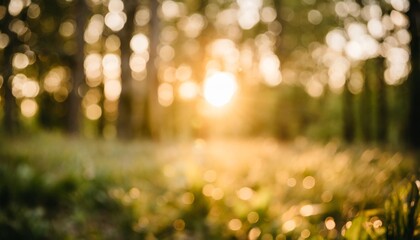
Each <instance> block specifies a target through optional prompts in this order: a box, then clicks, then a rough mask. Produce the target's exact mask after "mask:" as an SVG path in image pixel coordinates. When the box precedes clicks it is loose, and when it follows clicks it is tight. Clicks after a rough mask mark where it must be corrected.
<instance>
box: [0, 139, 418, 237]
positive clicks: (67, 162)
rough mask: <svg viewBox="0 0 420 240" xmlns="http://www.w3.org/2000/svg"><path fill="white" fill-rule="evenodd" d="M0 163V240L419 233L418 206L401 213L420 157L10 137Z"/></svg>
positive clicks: (253, 144)
mask: <svg viewBox="0 0 420 240" xmlns="http://www.w3.org/2000/svg"><path fill="white" fill-rule="evenodd" d="M0 159H1V160H0V178H1V179H0V204H1V206H2V207H1V208H0V238H1V239H29V238H30V239H263V240H270V239H342V238H346V239H386V237H387V236H388V235H389V234H390V233H389V232H390V231H389V229H388V226H394V232H393V233H392V234H394V233H395V232H398V231H395V228H397V229H404V228H407V224H408V225H410V224H411V225H413V224H414V227H411V230H413V233H412V235H416V234H417V236H418V234H419V232H418V225H419V222H418V205H419V204H418V201H417V202H416V203H415V204H414V207H411V208H410V207H409V206H410V204H411V202H410V203H409V204H408V205H407V204H406V202H404V201H406V198H407V196H408V195H407V194H408V192H410V191H411V190H407V189H414V186H415V185H414V186H413V185H409V184H408V182H409V181H408V180H407V179H411V177H413V176H416V174H418V167H417V166H416V163H415V160H414V157H413V156H410V155H409V154H406V153H401V152H397V151H391V150H386V149H381V148H377V147H362V146H345V145H343V144H340V143H338V142H329V143H327V144H325V145H319V144H314V143H311V142H308V141H307V140H305V139H298V140H296V141H295V142H291V143H279V142H276V141H274V140H271V139H252V140H211V141H210V140H209V141H204V140H195V141H192V142H189V143H161V144H157V143H151V142H141V141H133V142H120V141H105V140H87V139H69V138H65V137H62V136H59V135H53V134H41V135H37V136H31V137H27V138H16V139H6V138H3V139H2V140H0ZM411 182H413V181H411ZM407 184H408V185H409V186H411V188H410V187H407V186H408V185H407ZM399 189H400V190H399ZM401 189H402V190H401ZM404 189H405V190H404ZM411 192H412V191H411ZM417 195H418V192H417ZM410 196H411V199H413V196H414V197H415V196H416V194H415V193H414V194H411V195H410ZM417 198H418V196H417ZM400 199H402V200H401V201H400ZM385 203H387V204H385ZM385 205H387V207H386V208H385ZM413 208H414V210H412V209H413ZM390 209H391V210H390ZM404 209H405V210H404ZM410 209H411V210H410ZM392 211H393V212H392ZM390 214H391V215H392V216H398V217H397V218H404V219H410V218H411V219H412V220H411V221H408V220H407V221H406V222H407V224H406V225H404V224H399V225H398V224H396V223H395V222H398V221H399V220H398V221H397V220H395V217H394V220H392V218H391V217H387V216H391V215H390ZM410 214H411V215H410ZM416 214H417V215H416ZM401 216H403V217H401ZM413 219H414V220H413ZM389 221H393V222H389ZM411 225H410V226H411ZM416 229H417V230H416ZM405 232H407V231H405ZM387 233H388V235H387ZM395 234H397V233H395ZM395 234H394V235H395ZM402 234H404V233H402ZM405 234H407V233H405ZM394 235H393V236H394ZM395 236H397V235H395ZM388 239H391V238H390V237H388ZM394 239H398V236H397V237H396V238H394ZM413 239H414V238H413Z"/></svg>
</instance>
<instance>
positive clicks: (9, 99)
mask: <svg viewBox="0 0 420 240" xmlns="http://www.w3.org/2000/svg"><path fill="white" fill-rule="evenodd" d="M9 2H10V1H6V2H5V3H4V6H8V5H9ZM12 20H13V17H12V16H11V15H10V14H9V13H8V12H7V11H6V16H5V17H4V19H3V20H2V22H1V32H3V33H6V34H7V35H8V36H9V44H8V45H7V46H6V48H5V49H4V50H3V51H4V52H3V54H4V55H3V59H4V65H3V67H4V69H3V72H2V74H3V88H4V95H3V96H4V116H3V127H4V130H5V132H6V133H8V134H16V133H17V131H18V129H19V121H18V106H17V104H16V99H15V97H14V96H13V94H12V82H11V77H12V75H13V65H12V57H13V54H14V53H15V50H16V48H17V47H18V46H19V44H20V43H21V42H20V40H19V39H18V38H17V36H16V33H14V32H12V31H10V29H9V24H10V23H11V21H12Z"/></svg>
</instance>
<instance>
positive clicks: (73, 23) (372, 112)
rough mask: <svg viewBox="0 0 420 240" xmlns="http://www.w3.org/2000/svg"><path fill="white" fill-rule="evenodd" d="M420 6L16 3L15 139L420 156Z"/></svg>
mask: <svg viewBox="0 0 420 240" xmlns="http://www.w3.org/2000/svg"><path fill="white" fill-rule="evenodd" d="M419 11H420V10H419V3H418V1H417V0H411V1H409V0H384V1H374V0H372V1H367V0H345V1H339V0H334V1H326V0H299V1H294V0H281V1H280V0H237V1H234V0H231V1H230V0H227V1H221V0H206V1H193V0H185V1H173V0H162V1H158V0H149V1H136V0H127V1H122V0H85V1H84V0H55V1H42V0H9V1H2V4H1V5H0V21H1V22H0V23H1V32H0V54H1V57H0V61H1V65H2V67H1V76H0V86H1V88H0V90H1V97H0V105H1V109H2V110H1V111H0V118H1V120H2V125H1V131H2V132H3V133H4V134H6V135H7V134H16V133H22V132H23V133H25V132H34V131H39V130H44V129H46V130H53V131H60V132H66V133H69V134H72V135H82V136H86V137H104V138H106V139H113V138H117V137H120V138H123V139H132V138H143V139H155V140H164V139H169V140H175V141H177V140H189V139H195V138H211V137H233V138H238V137H255V136H258V137H259V136H263V137H266V136H268V137H274V138H278V139H285V140H290V139H294V138H296V137H297V136H306V137H309V138H312V139H315V140H321V141H322V140H328V139H343V140H345V141H347V142H367V143H371V142H374V143H385V144H397V145H409V146H417V147H418V146H419V144H420V130H419V129H420V126H419V124H418V123H420V107H419V104H420V100H419V98H420V87H419V85H420V81H418V78H419V71H420V67H419V55H420V50H419V48H418V43H419V33H420V30H419V17H420V13H419Z"/></svg>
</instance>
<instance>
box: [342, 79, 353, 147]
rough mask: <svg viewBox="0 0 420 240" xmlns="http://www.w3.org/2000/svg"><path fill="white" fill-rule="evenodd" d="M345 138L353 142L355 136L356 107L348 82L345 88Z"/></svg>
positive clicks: (343, 97)
mask: <svg viewBox="0 0 420 240" xmlns="http://www.w3.org/2000/svg"><path fill="white" fill-rule="evenodd" d="M342 99H343V106H342V111H343V115H342V116H343V139H344V140H345V141H346V142H348V143H351V142H353V141H354V138H355V126H354V125H355V123H354V109H353V95H352V93H351V92H350V91H349V89H348V83H346V85H345V86H344V89H343V95H342Z"/></svg>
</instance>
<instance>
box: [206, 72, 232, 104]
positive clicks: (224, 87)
mask: <svg viewBox="0 0 420 240" xmlns="http://www.w3.org/2000/svg"><path fill="white" fill-rule="evenodd" d="M237 88H238V86H237V84H236V79H235V76H234V75H233V74H231V73H227V72H216V73H213V74H211V75H209V76H208V77H207V78H206V79H205V80H204V99H206V101H207V102H208V103H209V104H211V105H212V106H214V107H223V106H225V105H226V104H228V103H229V102H230V101H231V100H232V98H233V96H234V95H235V93H236V90H237Z"/></svg>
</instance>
